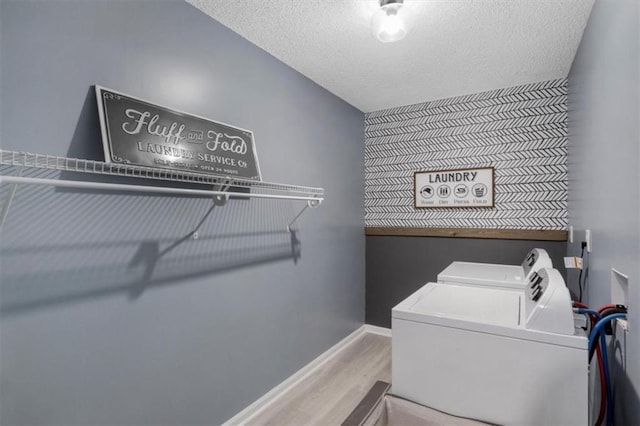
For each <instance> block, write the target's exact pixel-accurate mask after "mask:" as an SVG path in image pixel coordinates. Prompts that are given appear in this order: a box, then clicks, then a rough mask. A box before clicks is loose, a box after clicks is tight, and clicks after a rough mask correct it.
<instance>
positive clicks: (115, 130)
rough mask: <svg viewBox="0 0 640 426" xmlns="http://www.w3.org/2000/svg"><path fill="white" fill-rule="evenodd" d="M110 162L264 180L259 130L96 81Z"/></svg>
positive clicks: (107, 158) (105, 152)
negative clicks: (255, 132) (256, 141)
mask: <svg viewBox="0 0 640 426" xmlns="http://www.w3.org/2000/svg"><path fill="white" fill-rule="evenodd" d="M96 97H97V101H98V113H99V116H100V127H101V130H102V142H103V145H104V154H105V161H107V162H114V163H126V164H135V165H141V166H150V167H161V168H167V169H174V170H185V171H191V172H198V173H207V174H213V175H220V176H230V177H239V178H247V179H252V180H257V181H259V180H262V178H261V175H260V167H259V165H258V156H257V154H256V149H255V144H254V140H253V133H252V132H251V131H249V130H244V129H240V128H237V127H233V126H229V125H227V124H223V123H219V122H217V121H212V120H208V119H206V118H202V117H198V116H195V115H191V114H187V113H184V112H180V111H176V110H173V109H170V108H166V107H163V106H159V105H155V104H152V103H149V102H147V101H144V100H142V99H138V98H134V97H133V96H129V95H125V94H123V93H119V92H116V91H114V90H110V89H106V88H104V87H100V86H97V85H96Z"/></svg>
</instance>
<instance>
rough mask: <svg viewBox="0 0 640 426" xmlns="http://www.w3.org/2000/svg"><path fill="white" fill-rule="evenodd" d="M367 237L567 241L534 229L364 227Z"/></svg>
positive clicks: (561, 233)
mask: <svg viewBox="0 0 640 426" xmlns="http://www.w3.org/2000/svg"><path fill="white" fill-rule="evenodd" d="M364 233H365V235H369V236H382V235H386V236H404V237H449V238H495V239H503V240H540V241H567V231H554V230H535V229H477V228H399V227H393V228H386V227H366V228H365V232H364Z"/></svg>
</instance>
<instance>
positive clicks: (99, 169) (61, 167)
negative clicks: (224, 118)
mask: <svg viewBox="0 0 640 426" xmlns="http://www.w3.org/2000/svg"><path fill="white" fill-rule="evenodd" d="M0 164H4V165H9V166H15V167H25V168H38V169H48V170H58V171H64V172H73V173H89V174H98V175H109V176H125V177H133V178H142V179H153V180H163V181H171V182H183V183H195V184H204V185H219V186H224V187H236V188H251V189H252V190H269V191H278V192H281V193H295V194H299V195H301V196H305V197H309V198H314V199H317V200H318V201H321V200H322V197H323V195H324V189H323V188H313V187H306V186H298V185H288V184H279V183H270V182H260V181H254V180H250V179H242V178H235V177H232V176H214V175H207V174H203V173H195V172H187V171H176V170H169V169H158V168H153V167H145V166H136V165H131V164H122V163H105V162H103V161H93V160H83V159H78V158H68V157H60V156H56V155H46V154H34V153H30V152H20V151H8V150H2V149H0ZM52 184H54V183H52ZM178 189H179V188H176V190H178ZM284 198H287V197H284Z"/></svg>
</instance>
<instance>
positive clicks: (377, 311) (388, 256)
mask: <svg viewBox="0 0 640 426" xmlns="http://www.w3.org/2000/svg"><path fill="white" fill-rule="evenodd" d="M535 247H539V248H544V249H545V250H547V252H548V253H549V256H551V259H552V261H553V264H554V266H555V267H556V268H558V269H559V270H560V271H561V272H562V273H563V274H564V272H565V271H564V268H563V267H562V265H563V262H562V257H563V256H564V253H565V243H564V242H551V241H522V240H492V239H477V238H428V237H379V236H375V237H374V236H368V237H367V295H366V301H367V306H366V322H367V324H373V325H378V326H381V327H391V308H393V307H394V306H395V305H396V304H398V303H399V302H401V301H402V300H404V299H405V298H406V297H407V296H409V295H410V294H411V293H413V292H414V291H416V290H417V289H419V288H420V287H422V286H423V285H424V284H426V283H428V282H430V281H431V282H433V281H436V277H437V275H438V273H439V272H440V271H442V270H443V269H444V268H446V267H447V266H448V265H449V264H450V263H451V262H453V261H454V260H462V261H467V262H485V263H501V264H506V265H519V264H520V263H522V260H523V259H524V257H525V255H526V254H527V253H528V252H529V251H530V250H531V249H532V248H535Z"/></svg>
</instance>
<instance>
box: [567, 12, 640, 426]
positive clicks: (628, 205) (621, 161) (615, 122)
mask: <svg viewBox="0 0 640 426" xmlns="http://www.w3.org/2000/svg"><path fill="white" fill-rule="evenodd" d="M638 8H639V7H638V2H637V1H633V0H632V1H624V0H623V1H609V0H606V1H602V0H597V1H596V2H595V4H594V7H593V10H592V12H591V17H590V19H589V22H588V24H587V27H586V30H585V33H584V36H583V38H582V42H581V44H580V47H579V48H578V52H577V54H576V57H575V59H574V62H573V65H572V67H571V72H570V73H569V164H568V168H569V224H571V225H573V226H574V227H575V229H576V240H575V242H574V244H569V245H568V251H569V252H570V253H579V251H580V247H579V241H580V240H582V239H583V237H584V230H585V229H587V228H588V229H591V230H592V232H593V252H592V253H591V254H590V255H589V278H588V284H587V291H586V296H587V302H588V304H589V305H591V306H599V305H601V304H604V303H609V302H611V285H610V283H611V268H615V269H617V270H619V271H621V272H623V273H625V274H627V275H628V276H629V302H628V303H629V321H630V324H629V330H630V332H629V335H628V340H627V342H626V347H624V348H623V353H624V358H625V359H624V361H623V362H624V363H625V364H626V365H623V366H622V367H623V369H626V371H623V372H622V374H620V375H619V377H617V378H616V381H617V391H616V395H617V396H618V401H617V406H618V408H619V411H620V413H619V415H618V423H617V424H629V425H631V424H640V400H639V398H638V395H639V394H640V333H638V330H639V329H640V270H639V268H640V267H639V265H640V224H639V218H640V209H639V206H638V198H639V196H640V186H639V185H640V183H639V182H640V174H639V172H638V170H639V168H638V164H639V154H640V152H639V149H638V146H639V145H640V133H639V130H638V128H639V122H640V116H639V114H640V109H639V108H638V103H639V98H640V84H639V77H638V76H639V74H640V69H639V67H638V61H639V59H638V55H639V52H638V50H639V45H638V43H639V40H640V34H639V30H638V26H639V24H638V19H639V18H638V14H639V12H640V11H639V10H638ZM615 302H619V300H616V301H615Z"/></svg>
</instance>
